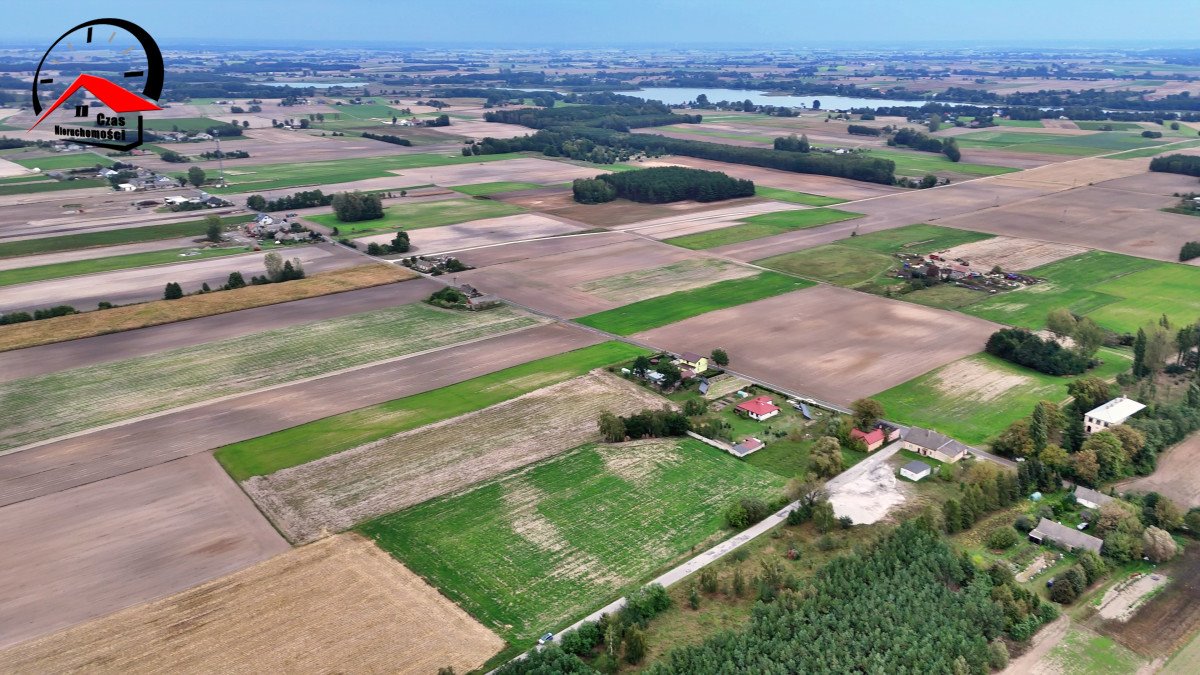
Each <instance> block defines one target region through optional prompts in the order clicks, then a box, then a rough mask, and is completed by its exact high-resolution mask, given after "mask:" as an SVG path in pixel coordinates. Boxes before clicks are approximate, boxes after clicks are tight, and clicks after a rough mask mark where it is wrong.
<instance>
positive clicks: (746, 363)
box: [636, 286, 996, 405]
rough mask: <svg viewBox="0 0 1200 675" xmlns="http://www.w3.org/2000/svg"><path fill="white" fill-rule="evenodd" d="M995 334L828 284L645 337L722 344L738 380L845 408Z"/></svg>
mask: <svg viewBox="0 0 1200 675" xmlns="http://www.w3.org/2000/svg"><path fill="white" fill-rule="evenodd" d="M747 326H752V327H753V328H752V329H747ZM995 329H996V325H995V324H992V323H990V322H986V321H980V320H978V319H973V318H970V317H965V316H962V315H960V314H954V313H952V312H945V311H941V310H936V309H930V308H927V307H919V306H916V305H911V304H908V303H903V302H897V301H895V300H888V299H885V298H879V297H875V296H871V295H867V294H864V293H856V292H853V291H847V290H843V289H840V288H833V287H829V286H818V287H815V288H809V289H806V290H802V291H797V292H794V293H788V294H786V295H780V296H777V297H773V298H769V299H766V300H760V301H758V302H752V303H749V304H746V305H741V306H738V307H732V308H729V309H723V310H720V311H716V312H710V313H708V314H705V315H703V316H698V317H694V318H691V319H687V320H685V321H680V322H678V323H674V324H670V325H667V326H663V327H662V328H656V329H654V330H650V331H646V332H644V333H639V334H638V335H637V336H636V337H637V338H639V339H641V340H644V341H646V342H649V343H651V344H653V345H655V346H657V347H661V348H664V349H670V350H671V351H674V352H683V351H694V352H696V353H699V354H707V353H708V352H709V351H710V350H712V348H713V347H716V346H720V347H722V348H724V349H725V350H726V351H727V352H729V358H730V364H731V367H732V368H733V369H735V370H737V371H738V372H741V373H745V374H746V375H749V376H751V377H755V378H758V379H761V380H763V381H765V382H769V383H773V384H775V385H776V386H780V387H784V388H786V389H790V390H793V391H798V392H803V393H806V394H809V395H812V396H814V397H816V398H820V399H823V400H826V401H830V402H833V403H837V404H843V405H844V404H847V403H849V402H850V401H852V400H854V399H856V398H861V397H863V396H869V395H872V394H875V393H877V392H879V391H882V390H884V389H887V388H888V387H891V386H894V385H896V384H899V383H901V382H904V381H905V380H907V379H910V378H912V377H915V376H917V375H919V374H921V373H924V372H926V371H929V370H932V369H933V368H936V367H938V366H940V365H943V364H945V363H948V362H950V361H953V360H955V359H957V358H961V357H963V356H966V355H968V354H973V353H975V352H977V351H979V350H980V349H982V348H983V345H984V343H985V342H986V341H987V338H988V336H989V335H990V334H991V333H992V332H993V331H994V330H995Z"/></svg>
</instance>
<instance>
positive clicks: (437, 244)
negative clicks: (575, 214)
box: [357, 213, 582, 255]
mask: <svg viewBox="0 0 1200 675" xmlns="http://www.w3.org/2000/svg"><path fill="white" fill-rule="evenodd" d="M581 231H582V229H581V228H580V227H578V226H576V225H571V224H568V223H564V222H562V221H560V220H555V219H553V218H549V217H547V216H543V215H540V214H536V213H524V214H521V215H515V216H506V217H503V218H487V219H484V220H474V221H471V222H469V223H460V224H457V225H446V226H444V227H431V228H428V229H423V230H412V231H411V232H410V233H409V240H410V242H411V244H412V249H410V251H409V252H408V253H407V254H406V255H432V254H435V253H445V252H449V251H461V250H463V249H468V248H476V247H479V246H494V245H496V244H506V243H509V242H513V241H522V240H525V239H537V238H540V237H552V236H556V235H562V234H572V233H577V232H581ZM395 236H396V235H395V234H394V233H388V234H379V235H375V236H372V237H360V238H358V240H357V241H359V242H360V243H361V244H362V245H364V246H365V245H367V244H370V243H372V242H374V243H377V244H390V243H391V242H392V239H394V238H395Z"/></svg>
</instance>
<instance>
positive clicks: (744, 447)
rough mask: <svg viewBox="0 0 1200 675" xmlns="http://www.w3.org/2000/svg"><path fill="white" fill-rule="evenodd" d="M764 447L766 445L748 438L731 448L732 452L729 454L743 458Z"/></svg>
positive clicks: (755, 439)
mask: <svg viewBox="0 0 1200 675" xmlns="http://www.w3.org/2000/svg"><path fill="white" fill-rule="evenodd" d="M764 445H766V443H763V442H762V441H760V440H758V439H757V438H754V437H750V438H747V439H745V440H743V441H742V442H741V443H738V444H737V445H735V446H733V450H731V451H730V452H732V453H733V454H734V455H735V456H737V457H745V456H746V455H749V454H750V453H752V452H755V451H756V450H761V449H762V447H763V446H764Z"/></svg>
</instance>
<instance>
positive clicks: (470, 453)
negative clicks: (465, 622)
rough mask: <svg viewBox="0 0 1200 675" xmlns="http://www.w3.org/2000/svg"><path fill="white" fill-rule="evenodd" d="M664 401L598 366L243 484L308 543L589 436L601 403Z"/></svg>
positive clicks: (621, 408) (631, 405)
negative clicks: (576, 375)
mask: <svg viewBox="0 0 1200 675" xmlns="http://www.w3.org/2000/svg"><path fill="white" fill-rule="evenodd" d="M663 403H664V400H663V399H662V398H661V397H660V396H658V395H656V394H654V393H651V392H650V391H648V390H647V389H645V388H643V387H639V386H636V385H633V384H630V383H628V382H626V381H624V380H622V379H620V378H617V377H614V376H612V375H609V374H607V373H604V372H601V371H597V372H594V373H592V374H589V375H585V376H582V377H578V378H575V379H572V380H567V381H566V382H562V383H560V384H556V385H553V386H550V387H545V388H543V389H539V390H536V391H533V392H531V393H528V394H525V395H523V396H520V397H518V398H515V399H512V400H510V401H505V402H504V403H499V404H497V405H494V406H491V407H489V408H484V409H483V410H480V411H477V412H472V413H468V414H466V415H462V416H460V417H456V418H452V419H449V420H445V421H443V422H437V423H435V424H431V425H428V426H425V427H420V428H418V429H413V430H412V431H406V432H403V433H400V434H397V435H395V436H392V437H389V438H385V439H382V440H380V441H376V442H374V443H369V444H367V445H363V446H360V447H358V448H354V449H353V450H347V451H345V452H340V453H338V454H336V455H331V456H329V457H325V458H323V459H319V460H316V461H314V462H309V463H307V464H303V465H300V466H297V467H293V468H290V469H284V470H282V471H277V472H275V473H273V474H271V475H269V476H265V477H262V476H258V477H254V478H251V479H249V480H247V481H246V482H245V483H243V487H244V488H245V490H246V492H247V494H249V495H250V496H251V498H253V499H254V501H255V502H256V503H258V505H259V507H260V508H261V509H262V510H263V512H264V513H266V514H267V515H268V517H269V518H271V520H272V521H273V522H274V523H275V524H276V526H277V527H278V528H279V529H280V530H281V531H282V532H284V533H285V534H286V535H287V536H288V538H290V539H291V540H292V541H295V542H305V541H312V540H313V539H316V538H319V537H321V536H323V534H326V533H328V532H337V531H340V530H344V529H346V528H349V527H352V526H353V525H355V524H356V523H360V522H362V521H364V520H367V519H369V518H374V517H377V516H381V515H383V514H385V513H389V512H392V511H396V510H399V509H403V508H406V507H409V506H413V505H415V504H419V503H421V502H423V501H426V500H428V499H432V498H434V497H437V496H440V495H444V494H447V493H449V492H453V491H455V490H461V489H463V488H466V487H469V486H470V485H473V484H475V483H478V482H480V481H484V480H487V479H489V478H492V477H494V476H497V475H499V474H501V473H504V472H505V471H510V470H512V469H515V468H518V467H521V466H525V465H526V464H530V463H532V462H536V461H538V460H541V459H545V458H547V457H551V456H553V455H556V454H558V453H560V452H563V451H564V450H567V449H569V448H572V447H575V446H577V445H580V444H581V443H585V442H587V441H591V440H595V439H596V438H597V437H598V431H597V430H596V419H597V417H598V416H599V414H600V412H601V411H603V410H608V411H611V412H613V413H616V414H618V415H626V414H630V413H633V412H637V411H640V410H642V409H644V408H659V407H660V406H661V405H662V404H663Z"/></svg>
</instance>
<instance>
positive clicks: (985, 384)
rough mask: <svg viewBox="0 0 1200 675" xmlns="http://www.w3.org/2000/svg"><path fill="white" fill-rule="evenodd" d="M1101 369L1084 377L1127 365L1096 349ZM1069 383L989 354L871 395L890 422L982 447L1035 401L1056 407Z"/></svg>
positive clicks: (1113, 371) (1105, 374)
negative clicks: (1044, 401) (885, 412)
mask: <svg viewBox="0 0 1200 675" xmlns="http://www.w3.org/2000/svg"><path fill="white" fill-rule="evenodd" d="M1097 356H1098V357H1099V358H1100V359H1102V360H1103V361H1104V364H1103V365H1101V366H1099V367H1098V368H1095V369H1093V370H1091V371H1089V372H1088V373H1086V374H1085V375H1095V376H1097V377H1102V378H1106V379H1108V378H1112V377H1115V376H1116V375H1117V373H1120V372H1123V371H1125V370H1127V369H1128V368H1129V367H1130V365H1131V364H1132V361H1131V360H1130V359H1129V357H1127V356H1125V355H1124V354H1122V353H1120V352H1117V351H1113V350H1111V349H1101V350H1100V352H1099V353H1098V354H1097ZM1074 379H1075V378H1071V377H1055V376H1051V375H1044V374H1042V373H1039V372H1037V371H1035V370H1030V369H1028V368H1023V367H1021V366H1018V365H1015V364H1012V363H1009V362H1008V361H1004V360H1003V359H1000V358H997V357H995V356H992V355H991V354H975V355H974V356H968V357H966V358H964V359H960V360H959V361H955V362H953V363H950V364H948V365H945V366H942V367H941V368H938V369H937V370H934V371H932V372H929V373H926V374H924V375H921V376H920V377H917V378H915V379H912V380H909V381H908V382H905V383H904V384H901V385H897V386H895V387H892V388H891V389H888V390H887V391H884V392H882V393H880V394H877V395H875V396H874V397H873V398H875V400H877V401H879V402H880V403H882V404H883V407H884V409H885V410H887V415H888V417H889V418H890V419H895V420H897V421H899V422H901V423H904V424H911V425H917V426H923V427H926V428H929V429H935V430H937V431H940V432H942V433H944V434H949V435H950V436H953V437H955V438H957V439H959V440H960V441H963V442H964V443H971V444H975V445H980V444H985V443H987V442H988V441H990V440H991V439H992V438H994V437H995V436H996V435H998V434H999V433H1000V432H1001V431H1003V430H1004V429H1005V427H1007V426H1008V425H1009V424H1012V423H1013V422H1014V421H1016V420H1018V419H1020V418H1021V417H1025V416H1026V415H1029V414H1030V413H1031V412H1032V411H1033V406H1034V405H1036V404H1037V402H1038V401H1042V400H1047V401H1053V402H1055V403H1059V402H1061V401H1063V400H1065V399H1066V398H1067V384H1068V383H1070V382H1071V381H1073V380H1074Z"/></svg>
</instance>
